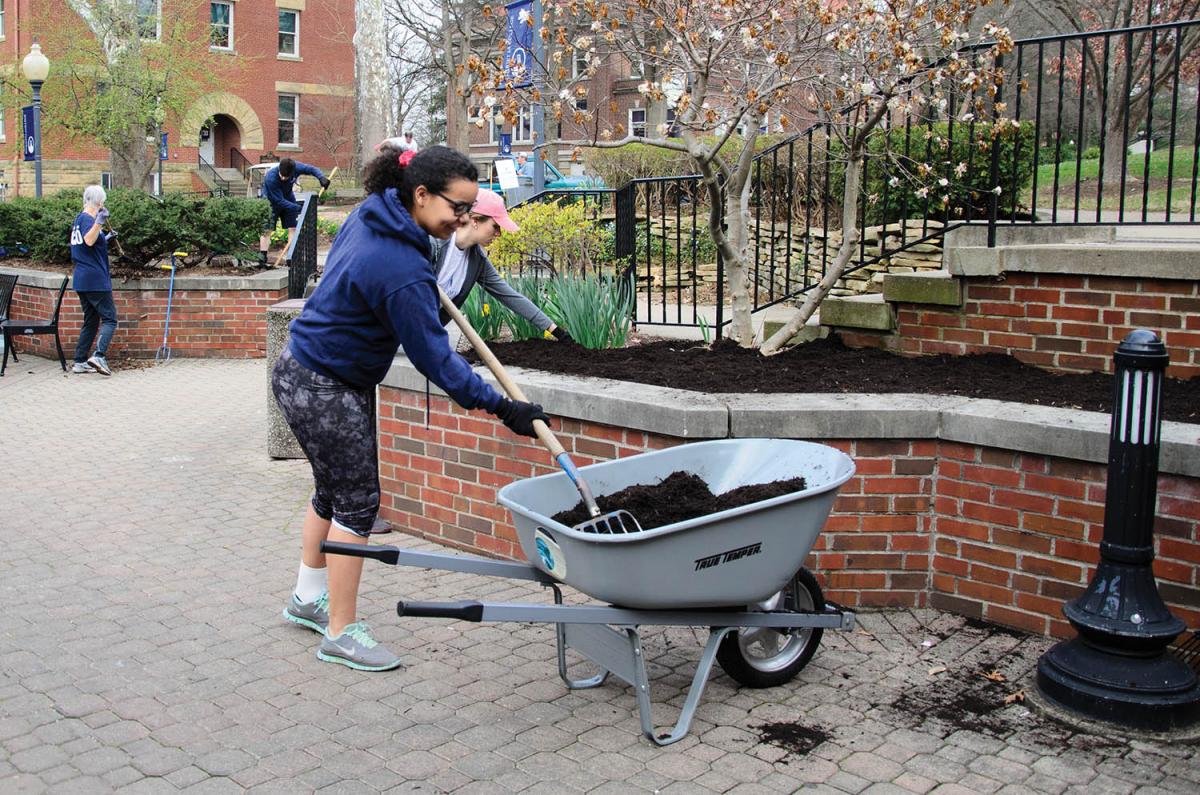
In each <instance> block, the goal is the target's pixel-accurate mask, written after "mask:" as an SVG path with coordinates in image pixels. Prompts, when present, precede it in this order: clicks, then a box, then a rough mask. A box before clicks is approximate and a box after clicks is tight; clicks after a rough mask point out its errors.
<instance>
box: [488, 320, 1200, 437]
mask: <svg viewBox="0 0 1200 795" xmlns="http://www.w3.org/2000/svg"><path fill="white" fill-rule="evenodd" d="M491 347H492V349H493V351H494V352H495V353H496V356H497V357H499V359H500V361H501V362H503V363H504V364H505V365H506V366H511V367H526V368H529V369H533V370H545V371H548V372H553V373H563V374H568V375H581V376H595V377H597V378H611V379H614V380H618V381H634V382H637V383H642V384H655V385H658V386H667V387H673V388H676V389H689V390H694V391H698V392H713V393H722V392H757V393H780V392H822V393H927V394H935V395H962V396H966V397H979V398H992V399H994V400H1007V401H1012V402H1016V403H1033V404H1037V405H1042V406H1060V407H1066V408H1077V409H1083V410H1085V411H1099V412H1104V413H1108V412H1110V411H1111V409H1112V376H1110V375H1106V374H1103V373H1085V374H1056V373H1051V372H1048V371H1046V370H1039V369H1038V368H1036V367H1031V366H1029V365H1026V364H1022V363H1021V362H1019V361H1017V360H1016V359H1014V358H1012V357H1011V356H1004V355H1000V354H979V355H975V356H949V355H940V356H920V357H906V356H897V355H895V354H891V353H887V352H886V351H880V350H876V349H853V348H847V347H846V346H845V345H843V344H842V343H841V341H840V340H838V339H837V338H834V337H830V338H827V339H823V340H817V341H815V342H810V343H808V344H806V345H801V346H798V347H796V348H793V349H791V350H789V351H786V352H784V353H781V354H779V355H778V356H773V357H770V358H765V357H763V356H760V355H759V354H758V353H757V352H756V351H754V350H748V349H745V348H741V347H739V346H738V345H737V344H736V343H733V342H730V341H728V340H721V341H719V342H716V343H714V344H713V345H711V346H704V345H703V344H700V343H697V342H691V341H686V340H661V341H653V342H645V343H642V344H639V345H635V346H631V347H628V348H621V349H616V350H606V351H591V350H586V349H582V348H578V347H575V346H570V345H560V344H557V343H553V342H543V341H540V340H530V341H526V342H506V343H496V344H494V345H492V346H491ZM471 355H472V354H470V353H469V354H468V356H471ZM1163 418H1164V419H1167V420H1174V421H1176V422H1196V423H1200V378H1193V379H1191V380H1189V381H1181V380H1179V379H1174V378H1168V379H1166V380H1165V381H1164V384H1163Z"/></svg>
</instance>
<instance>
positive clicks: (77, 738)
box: [0, 356, 1200, 795]
mask: <svg viewBox="0 0 1200 795" xmlns="http://www.w3.org/2000/svg"><path fill="white" fill-rule="evenodd" d="M266 396H267V387H266V372H265V363H264V362H263V361H261V360H258V361H200V360H176V361H172V362H170V363H169V364H166V365H158V366H148V367H146V368H144V369H135V370H124V371H120V370H118V371H117V373H116V374H115V375H114V376H113V377H112V378H107V379H106V378H103V377H102V376H98V375H80V376H70V375H64V374H63V373H62V372H61V371H60V370H59V367H58V363H57V362H51V361H49V360H45V359H39V358H36V357H33V356H28V357H26V356H22V358H21V362H20V363H19V364H17V365H13V364H12V363H11V362H10V367H9V370H8V374H7V375H5V377H4V378H3V379H0V427H3V428H4V429H5V430H4V434H3V440H4V441H3V449H4V460H5V461H6V463H7V464H8V466H7V467H6V472H5V477H4V479H3V480H2V481H0V506H2V508H3V533H2V534H0V535H2V538H3V553H2V554H0V594H2V595H3V597H4V602H5V609H4V610H2V611H0V792H4V793H9V792H17V793H24V792H42V791H48V792H63V793H83V792H107V791H112V790H115V789H122V790H124V789H126V788H127V789H128V791H131V792H152V793H158V792H174V791H176V790H177V789H186V790H188V791H195V792H241V791H243V790H246V789H250V790H252V791H254V792H272V793H274V792H278V793H301V792H312V791H317V790H323V791H327V792H334V791H337V792H351V793H359V792H376V791H382V792H417V791H419V792H461V793H475V792H477V793H493V792H543V793H573V792H600V793H609V792H611V793H627V792H643V791H644V792H655V791H658V792H663V793H676V792H678V793H687V792H696V793H702V792H736V793H770V792H795V791H799V790H803V791H806V792H807V791H812V792H846V793H859V792H867V793H872V795H874V794H875V793H904V792H917V793H922V792H937V793H967V792H979V793H1005V794H1006V795H1007V794H1008V793H1030V792H1035V793H1065V792H1077V793H1089V795H1090V794H1091V793H1134V792H1137V793H1155V792H1180V793H1184V792H1196V791H1197V790H1198V789H1200V747H1198V746H1197V745H1195V744H1191V745H1186V744H1173V745H1170V744H1166V743H1162V742H1158V741H1147V740H1132V741H1130V740H1123V739H1120V738H1117V737H1113V736H1104V735H1093V734H1087V733H1080V732H1076V731H1075V730H1073V729H1071V728H1069V727H1066V726H1064V725H1061V724H1058V723H1055V722H1054V721H1052V720H1050V719H1049V718H1047V717H1045V716H1044V715H1042V714H1041V713H1037V712H1031V711H1030V710H1029V709H1027V706H1026V705H1022V704H1020V703H1014V704H1012V705H1008V706H1006V705H1005V704H1004V698H1005V697H1006V696H1009V695H1011V694H1012V693H1015V692H1017V691H1019V690H1022V689H1024V690H1025V691H1026V692H1027V693H1029V692H1031V691H1032V689H1033V688H1032V685H1031V682H1030V681H1029V674H1030V672H1031V670H1032V669H1033V666H1034V665H1035V664H1036V661H1037V658H1038V655H1039V654H1040V653H1041V652H1042V651H1043V650H1044V649H1045V648H1047V647H1048V646H1049V642H1048V641H1046V640H1044V639H1042V638H1035V637H1028V636H1023V635H1019V634H1015V633H1011V632H1009V631H1007V630H1001V629H998V628H994V627H988V626H985V625H974V624H971V623H968V622H966V621H965V620H964V619H961V618H958V617H956V616H952V615H950V614H945V613H939V612H937V611H932V610H905V611H891V612H876V613H866V614H860V625H859V627H858V628H857V629H856V630H855V631H853V632H851V633H838V632H827V633H826V634H825V640H824V642H823V643H822V647H821V649H820V651H819V652H818V653H817V656H816V657H815V658H814V660H813V662H812V663H811V664H810V665H809V666H808V667H807V668H806V669H805V670H804V671H803V672H802V673H801V674H800V676H798V677H797V679H796V680H795V681H794V682H793V683H791V684H790V685H788V686H785V687H779V688H774V689H769V690H748V689H738V688H736V687H735V686H734V684H733V682H732V680H730V679H729V678H728V677H727V676H725V675H724V674H723V673H721V672H719V671H717V672H716V673H714V675H713V677H712V680H711V681H710V683H709V686H708V689H707V690H706V692H705V694H704V698H703V700H702V702H701V704H700V707H699V710H698V712H697V717H696V721H695V723H694V724H693V727H692V732H691V734H690V735H689V736H688V737H687V738H685V739H684V740H683V741H681V742H680V743H678V744H676V745H673V746H670V747H667V748H663V749H660V748H656V747H654V746H652V745H651V744H650V743H649V742H647V741H646V740H644V739H643V738H641V737H640V736H639V727H638V720H637V714H636V707H635V700H634V697H633V693H632V691H631V690H630V689H629V688H627V687H623V686H620V685H617V684H611V683H610V684H608V685H605V686H604V687H600V688H597V689H595V690H589V691H578V692H569V691H568V690H567V689H566V687H565V686H564V685H563V684H562V682H561V681H559V679H558V676H557V671H556V667H555V661H554V640H553V630H552V628H550V627H548V626H544V625H533V626H527V625H514V624H504V625H497V624H469V623H463V622H447V621H439V620H433V619H399V618H397V617H396V613H395V603H396V600H397V599H400V598H412V599H434V600H451V599H464V598H485V597H486V598H491V599H495V600H502V601H522V600H524V601H535V602H539V603H548V602H549V601H550V597H549V594H548V593H547V592H543V591H542V590H541V589H540V588H538V587H537V586H535V585H531V584H525V583H514V582H512V581H500V580H490V579H487V578H483V577H475V576H471V575H464V574H453V573H448V572H439V573H435V572H429V571H422V570H416V569H395V568H391V567H388V566H384V565H381V564H377V563H375V562H372V561H368V562H367V565H366V567H365V570H364V582H363V589H362V593H363V597H362V599H361V601H360V611H361V613H362V615H364V616H365V617H367V618H368V619H370V620H371V622H372V623H373V625H374V627H375V628H376V630H377V632H378V635H379V637H380V639H381V640H382V641H383V642H384V643H386V644H389V645H390V646H391V647H392V648H394V649H396V650H397V651H399V652H400V653H401V654H402V656H403V657H404V659H405V662H406V663H407V666H406V667H405V668H402V669H400V670H398V671H395V672H391V673H384V674H364V673H358V672H355V671H351V670H349V669H346V668H342V667H340V666H335V665H330V664H327V663H321V662H318V661H317V660H316V659H315V656H314V652H315V647H316V636H315V635H313V634H312V633H310V632H308V631H306V630H304V629H301V628H299V627H296V626H294V625H291V624H287V623H286V622H284V621H283V620H282V619H281V618H280V616H279V612H280V610H281V609H282V607H283V604H284V600H285V598H286V597H287V594H288V589H289V587H290V586H291V584H292V581H293V578H294V575H295V569H296V565H297V561H298V556H299V526H300V520H301V516H302V513H303V511H304V508H305V505H306V502H307V499H308V494H309V473H308V469H307V465H306V464H305V463H304V462H297V461H271V460H270V459H268V458H267V457H266V453H265V447H266V441H265V422H266V419H265V410H266ZM381 540H382V541H383V542H384V543H395V544H399V545H401V546H403V547H406V548H419V549H435V547H433V546H432V545H431V544H428V543H424V542H419V541H416V540H414V539H411V538H409V537H406V536H403V535H399V534H392V535H390V536H384V537H383V538H382V539H381ZM645 635H646V641H645V648H646V650H647V656H648V659H649V662H650V664H651V666H650V669H651V677H652V696H653V699H654V702H655V704H656V708H657V709H656V717H657V720H658V722H659V725H660V726H661V725H665V724H667V723H668V722H673V721H674V719H675V716H676V714H677V710H678V709H679V707H680V705H681V703H682V700H683V693H684V689H685V688H686V686H687V685H688V683H689V678H690V675H691V672H692V671H693V669H694V665H695V662H696V660H697V659H698V657H699V655H700V650H701V647H702V642H703V633H702V632H699V631H697V632H695V633H693V632H692V631H691V630H679V629H674V630H670V631H662V630H658V631H655V630H649V631H647V632H646V633H645ZM940 666H946V670H945V671H944V672H942V673H934V674H931V673H930V671H931V669H932V670H936V669H937V668H938V667H940ZM577 668H578V670H576V671H575V674H576V675H577V676H578V675H581V674H582V673H583V669H582V666H577ZM992 671H998V672H999V673H1000V674H1002V675H1003V677H1004V678H1005V680H1006V681H1004V682H993V681H990V680H989V679H986V678H984V677H983V676H981V674H982V673H990V672H992ZM1105 734H1108V733H1105ZM324 788H328V789H324Z"/></svg>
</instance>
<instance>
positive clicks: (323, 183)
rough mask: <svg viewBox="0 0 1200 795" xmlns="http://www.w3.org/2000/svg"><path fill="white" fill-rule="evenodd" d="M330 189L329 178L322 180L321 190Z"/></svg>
mask: <svg viewBox="0 0 1200 795" xmlns="http://www.w3.org/2000/svg"><path fill="white" fill-rule="evenodd" d="M328 187H329V179H328V177H327V178H325V179H322V180H321V189H322V190H324V189H325V188H328Z"/></svg>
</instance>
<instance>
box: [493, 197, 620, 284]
mask: <svg viewBox="0 0 1200 795" xmlns="http://www.w3.org/2000/svg"><path fill="white" fill-rule="evenodd" d="M510 215H511V216H512V219H513V220H514V221H516V222H517V224H518V225H519V226H520V227H521V228H520V230H519V231H517V232H506V233H504V234H503V235H501V236H500V239H499V240H497V241H496V242H495V243H493V244H492V245H491V246H490V247H489V248H488V257H489V258H490V259H491V260H492V262H493V263H494V264H495V265H496V267H497V268H499V269H500V270H502V271H511V270H513V269H515V268H518V267H519V266H520V265H521V263H522V261H523V260H524V259H525V258H526V257H528V256H529V255H531V254H534V253H536V254H539V255H540V256H544V257H546V258H548V259H549V260H550V261H551V262H553V263H554V267H555V268H556V269H557V270H559V271H562V270H572V269H579V268H584V267H587V266H589V265H594V264H596V263H597V262H598V261H599V259H600V256H601V253H602V241H601V236H600V233H599V231H598V230H597V228H596V225H595V224H594V223H593V221H592V220H591V218H590V217H589V214H588V208H587V206H586V205H585V204H583V203H575V204H565V205H560V204H558V203H556V202H545V203H537V204H526V205H523V206H521V207H516V208H514V209H513V210H512V211H511V213H510Z"/></svg>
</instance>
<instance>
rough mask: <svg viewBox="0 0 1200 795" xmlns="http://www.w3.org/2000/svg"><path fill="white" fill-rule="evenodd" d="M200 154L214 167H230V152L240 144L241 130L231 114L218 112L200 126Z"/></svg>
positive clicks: (238, 147)
mask: <svg viewBox="0 0 1200 795" xmlns="http://www.w3.org/2000/svg"><path fill="white" fill-rule="evenodd" d="M199 145H200V156H201V157H203V158H204V159H205V160H207V161H208V162H209V163H212V164H213V166H214V167H216V168H230V167H231V166H232V165H233V163H232V162H231V158H230V152H231V150H233V149H240V148H241V146H242V130H241V128H240V127H239V126H238V123H237V121H236V120H235V119H234V118H233V117H232V116H226V115H225V114H224V113H218V114H216V115H214V116H213V118H212V120H211V121H210V122H209V123H208V124H206V125H204V126H203V127H201V128H200V144H199Z"/></svg>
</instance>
